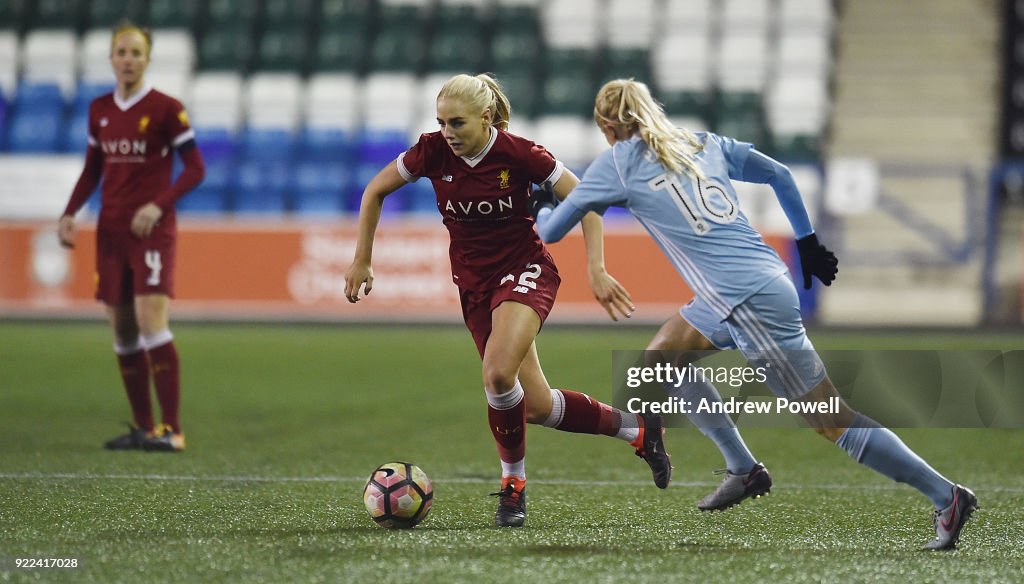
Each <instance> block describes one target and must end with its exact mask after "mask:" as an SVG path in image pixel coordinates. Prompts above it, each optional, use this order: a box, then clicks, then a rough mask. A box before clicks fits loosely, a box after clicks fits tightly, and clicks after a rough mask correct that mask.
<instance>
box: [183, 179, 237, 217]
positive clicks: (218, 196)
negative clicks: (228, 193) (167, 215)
mask: <svg viewBox="0 0 1024 584" xmlns="http://www.w3.org/2000/svg"><path fill="white" fill-rule="evenodd" d="M207 178H209V168H207ZM174 207H175V209H176V210H177V211H178V212H179V213H189V214H203V215H218V214H221V213H224V212H226V211H227V210H228V205H227V199H226V197H225V191H224V190H222V189H218V188H211V187H209V186H207V185H206V181H205V180H204V181H203V184H201V185H199V186H198V187H196V188H195V189H194V190H192V191H191V192H189V193H187V194H186V195H185V196H184V197H182V198H180V199H178V202H177V204H175V206H174Z"/></svg>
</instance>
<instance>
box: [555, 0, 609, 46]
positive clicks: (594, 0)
mask: <svg viewBox="0 0 1024 584" xmlns="http://www.w3.org/2000/svg"><path fill="white" fill-rule="evenodd" d="M602 15H603V6H602V2H601V0H549V1H548V2H544V3H543V5H542V7H541V30H543V31H544V40H545V42H546V43H547V45H548V46H549V47H552V48H555V49H567V48H571V49H587V50H594V49H597V48H598V46H599V45H600V44H601V42H602V39H603V36H604V27H603V26H602Z"/></svg>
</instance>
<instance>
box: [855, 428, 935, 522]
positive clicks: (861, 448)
mask: <svg viewBox="0 0 1024 584" xmlns="http://www.w3.org/2000/svg"><path fill="white" fill-rule="evenodd" d="M836 445H838V446H839V447H840V448H842V449H843V450H845V451H846V452H847V453H849V455H850V456H851V457H852V458H853V459H854V460H856V461H857V462H859V463H861V464H863V465H865V466H867V467H868V468H871V469H874V470H876V471H878V472H880V473H882V474H884V475H885V476H887V477H889V478H891V479H892V480H894V481H898V482H901V483H907V484H908V485H910V486H912V487H914V488H915V489H917V490H918V491H921V493H923V494H924V496H926V497H928V498H929V499H931V500H932V504H934V505H935V508H936V509H945V508H946V507H948V506H949V504H950V503H952V502H953V487H954V486H955V485H953V483H951V482H949V480H947V479H946V477H944V476H942V475H940V474H939V473H938V472H936V471H935V469H933V468H932V467H931V466H929V465H928V463H927V462H925V461H924V459H922V458H921V457H920V456H918V455H917V454H915V453H914V451H913V450H911V449H910V448H908V447H907V445H906V444H904V443H903V441H902V440H900V438H899V436H897V435H896V434H893V432H892V430H890V429H888V428H883V427H882V426H881V425H879V424H878V422H876V421H874V420H872V419H871V418H869V417H867V416H865V415H863V414H859V413H858V414H857V416H856V417H854V419H853V427H851V428H847V429H846V431H845V432H843V435H842V436H840V437H839V440H836Z"/></svg>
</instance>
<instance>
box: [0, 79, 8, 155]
mask: <svg viewBox="0 0 1024 584" xmlns="http://www.w3.org/2000/svg"><path fill="white" fill-rule="evenodd" d="M8 109H9V108H8V106H7V98H6V97H5V96H4V92H3V91H0V152H3V151H5V150H7V110H8Z"/></svg>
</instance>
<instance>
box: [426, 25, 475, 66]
mask: <svg viewBox="0 0 1024 584" xmlns="http://www.w3.org/2000/svg"><path fill="white" fill-rule="evenodd" d="M475 30H476V27H474V28H470V29H469V30H467V31H460V32H452V33H446V34H441V35H434V39H433V40H432V41H431V42H430V46H429V48H428V49H427V63H426V66H427V70H428V71H469V72H474V71H479V70H480V65H481V58H480V57H481V55H482V54H484V49H485V47H484V43H483V41H482V39H481V38H480V36H479V35H478V34H477V33H476V32H475Z"/></svg>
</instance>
